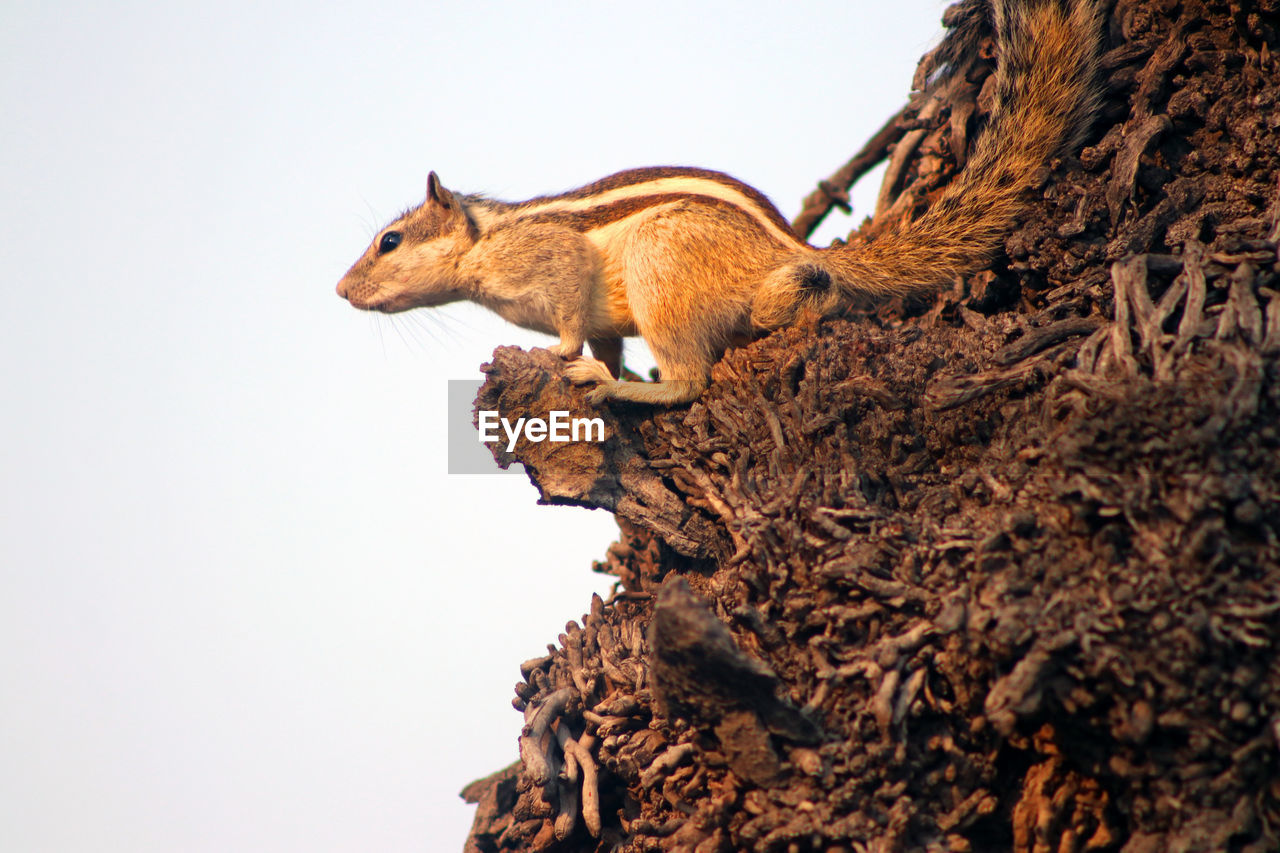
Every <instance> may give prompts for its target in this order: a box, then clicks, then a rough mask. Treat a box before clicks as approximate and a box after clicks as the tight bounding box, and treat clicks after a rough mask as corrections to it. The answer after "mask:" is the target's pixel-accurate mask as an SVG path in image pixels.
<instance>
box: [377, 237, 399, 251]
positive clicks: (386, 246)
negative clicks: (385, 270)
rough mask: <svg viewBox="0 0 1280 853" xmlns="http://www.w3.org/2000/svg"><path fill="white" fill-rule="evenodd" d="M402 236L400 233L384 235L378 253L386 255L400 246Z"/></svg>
mask: <svg viewBox="0 0 1280 853" xmlns="http://www.w3.org/2000/svg"><path fill="white" fill-rule="evenodd" d="M400 240H401V235H400V232H399V231H388V232H387V233H386V234H383V235H382V239H381V240H380V241H378V251H379V252H380V253H382V254H384V255H385V254H386V253H387V252H390V251H391V250H392V249H394V248H395V247H396V246H399V245H400Z"/></svg>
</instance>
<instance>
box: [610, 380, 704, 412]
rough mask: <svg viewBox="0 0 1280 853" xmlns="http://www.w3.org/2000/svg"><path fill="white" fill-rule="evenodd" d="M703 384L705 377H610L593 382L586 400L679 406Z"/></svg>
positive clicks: (700, 390)
mask: <svg viewBox="0 0 1280 853" xmlns="http://www.w3.org/2000/svg"><path fill="white" fill-rule="evenodd" d="M706 387H707V380H705V379H663V380H661V381H659V382H618V381H616V380H610V381H608V382H601V383H600V384H599V385H597V386H596V388H595V390H593V391H592V392H591V393H590V394H588V395H587V402H589V403H591V404H592V405H596V406H599V405H601V404H602V403H606V402H610V401H617V402H622V403H638V404H640V405H644V406H680V405H683V404H685V403H691V402H693V401H694V400H696V399H697V398H698V395H699V394H701V393H702V392H703V391H704V390H705V389H706Z"/></svg>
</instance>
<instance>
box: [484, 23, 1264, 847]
mask: <svg viewBox="0 0 1280 853" xmlns="http://www.w3.org/2000/svg"><path fill="white" fill-rule="evenodd" d="M946 21H947V23H948V24H949V25H950V27H951V29H950V34H949V35H948V37H947V39H946V40H945V42H944V43H943V45H941V46H940V47H939V48H938V49H937V50H935V51H934V52H933V53H931V54H930V55H929V56H927V57H926V58H925V60H924V62H923V63H922V75H921V78H922V79H923V78H925V77H928V78H931V79H933V83H932V88H931V89H930V90H928V91H926V92H925V93H924V94H921V95H919V96H917V97H916V99H914V100H913V102H912V103H911V104H910V105H908V107H907V108H906V109H905V110H904V111H903V113H902V114H900V115H899V116H898V117H897V118H896V119H895V120H894V122H893V124H892V125H891V126H889V127H888V128H887V129H886V131H882V132H881V133H880V134H878V135H877V140H876V141H875V145H873V146H872V149H873V150H871V151H869V152H868V151H864V152H863V153H862V154H861V155H860V159H859V158H855V161H854V162H851V164H850V167H847V168H846V169H844V170H841V171H840V172H837V173H836V175H834V176H833V178H832V180H831V181H828V182H824V184H823V186H822V187H820V190H819V191H818V192H816V193H815V194H814V196H812V197H811V198H810V203H809V205H808V206H807V207H806V211H805V213H803V214H802V215H801V220H802V221H801V222H800V223H798V224H799V227H802V228H804V229H808V228H810V227H812V225H813V224H814V222H815V221H816V219H818V218H820V217H821V215H822V213H823V212H824V211H825V208H826V207H829V206H830V205H831V204H832V203H839V200H840V198H841V193H842V191H843V189H844V188H845V187H847V185H848V184H849V183H850V182H851V181H852V180H854V179H855V178H856V176H857V173H859V171H860V170H862V169H864V168H866V164H867V162H868V161H870V162H874V160H876V159H880V158H881V157H883V156H884V155H885V154H886V153H887V152H888V150H889V149H890V148H892V161H891V166H890V170H889V178H888V184H887V187H886V190H885V192H884V193H882V197H881V206H880V210H879V211H878V213H877V218H876V226H875V227H873V226H871V225H866V226H864V227H863V228H862V229H861V230H860V231H858V232H855V233H854V234H853V235H851V240H870V239H874V238H875V230H876V227H879V228H883V227H884V225H885V223H887V222H891V221H893V220H894V219H895V218H896V217H901V216H906V215H911V214H913V213H914V212H917V211H918V210H919V209H920V208H921V207H922V206H926V205H927V204H928V203H929V202H930V200H931V199H932V198H935V197H936V196H937V193H938V191H939V188H940V187H941V186H943V185H945V183H946V181H947V180H948V179H949V177H950V176H951V175H953V174H954V173H955V172H956V170H957V168H960V167H961V166H962V164H963V156H964V152H965V151H966V150H967V147H968V143H969V141H970V139H971V137H972V136H974V135H976V134H977V133H980V132H981V125H982V119H983V117H984V114H985V108H986V103H987V102H986V95H984V87H983V82H984V80H985V79H988V75H989V72H990V61H991V60H990V54H991V51H990V31H989V29H988V27H987V24H986V23H985V15H984V14H983V9H982V7H981V6H980V5H979V4H976V3H973V2H968V0H967V2H965V3H961V4H959V5H957V6H955V7H953V8H952V9H951V10H949V12H948V15H947V19H946ZM1106 51H1107V52H1106V55H1105V58H1104V62H1103V66H1104V68H1103V74H1104V77H1105V78H1106V80H1105V87H1106V99H1105V106H1104V109H1103V111H1102V113H1101V114H1100V115H1099V117H1098V119H1097V122H1096V124H1095V126H1094V127H1093V130H1092V133H1091V136H1090V138H1089V142H1088V144H1087V147H1085V148H1084V149H1083V151H1080V152H1074V153H1075V154H1076V155H1078V156H1073V157H1070V158H1067V159H1065V160H1064V161H1062V162H1060V163H1055V164H1053V167H1052V168H1051V170H1049V171H1047V172H1046V174H1045V176H1044V183H1043V186H1042V187H1040V189H1039V190H1038V191H1037V193H1036V194H1035V201H1034V202H1033V204H1032V207H1031V210H1030V212H1029V214H1028V216H1027V217H1026V219H1025V222H1024V224H1023V225H1022V226H1021V227H1020V228H1018V230H1016V231H1015V232H1014V233H1012V234H1011V235H1009V237H1008V239H1007V240H1006V243H1005V248H1004V253H1003V255H1002V256H1001V257H999V258H998V259H997V260H996V261H995V262H994V263H993V264H992V266H991V268H990V269H989V270H987V271H984V272H982V273H979V274H977V275H974V276H971V277H970V278H969V279H968V280H966V281H964V282H958V283H957V285H956V287H955V289H954V290H953V291H952V292H949V293H946V294H943V295H941V296H940V297H938V298H937V299H932V300H927V301H925V302H906V303H904V302H894V303H890V304H885V305H880V306H876V307H875V309H874V310H870V309H868V310H867V311H865V312H862V313H860V314H858V315H857V316H853V317H849V318H842V319H839V320H831V321H822V322H817V321H808V322H806V323H804V324H802V326H801V327H796V328H791V329H786V330H783V331H781V332H778V333H775V334H773V335H771V336H769V337H766V338H763V339H761V340H758V341H756V342H754V343H752V344H750V345H749V346H745V347H742V348H739V349H734V350H732V351H730V352H729V353H728V354H727V355H726V356H725V357H724V359H723V360H722V361H721V362H720V363H719V364H718V365H717V366H716V368H715V371H714V374H713V383H712V386H711V388H710V389H709V390H708V391H707V392H706V393H705V394H704V395H703V396H702V397H701V398H700V399H699V400H698V401H697V402H696V403H694V404H693V405H692V406H691V407H689V408H684V409H679V410H674V411H660V412H657V413H655V412H653V411H649V410H643V409H627V408H623V407H615V408H612V409H609V410H605V411H602V412H601V416H602V417H603V418H604V419H605V420H606V423H607V426H608V436H609V437H608V440H607V441H606V442H605V443H604V444H601V445H596V444H588V443H576V444H570V445H564V444H556V445H551V444H546V443H544V444H530V443H527V442H523V441H522V442H521V443H519V444H518V445H517V447H516V448H515V451H514V453H513V454H510V455H508V454H505V453H498V455H499V457H500V460H501V461H504V462H510V461H512V460H518V461H520V462H523V463H524V464H525V465H526V467H527V469H528V470H529V473H530V476H531V478H532V479H533V481H534V483H535V485H537V487H538V488H539V489H540V491H541V495H542V498H543V500H544V501H546V502H551V503H574V504H580V505H588V506H596V507H602V508H605V509H608V510H611V511H613V512H614V513H616V514H617V517H618V519H619V525H620V527H621V528H622V537H621V540H620V541H619V542H618V543H617V544H615V545H613V546H612V547H611V548H610V549H609V552H608V555H607V558H606V560H605V562H604V563H603V564H600V565H598V566H597V568H598V569H599V570H602V571H607V572H610V573H612V574H615V575H617V576H618V578H619V591H618V592H617V593H616V594H615V595H614V596H613V597H612V598H611V599H610V600H609V601H607V602H605V601H601V600H600V599H599V598H596V599H594V600H593V601H592V602H591V603H590V607H589V612H588V613H587V614H586V615H585V616H584V617H583V618H582V619H581V620H580V623H578V622H570V623H569V624H568V625H567V626H566V629H565V633H564V634H562V635H561V636H560V645H559V647H558V648H556V649H555V650H554V652H552V653H551V654H549V655H548V656H547V657H545V658H541V659H537V660H533V661H529V662H527V663H525V664H524V666H523V667H522V672H523V673H524V675H525V677H526V681H525V682H524V683H522V684H521V685H519V686H518V687H517V691H516V692H517V699H516V700H515V704H516V706H517V708H518V709H520V710H522V711H523V712H524V714H525V719H526V727H525V734H524V736H523V737H522V738H521V743H520V761H518V762H517V763H516V764H514V765H512V766H511V767H509V768H507V769H506V770H504V771H501V772H500V773H498V774H495V775H494V776H492V777H490V778H488V779H485V780H481V781H479V782H476V783H473V784H472V785H471V786H469V787H468V789H467V791H466V792H465V795H466V796H467V798H468V799H469V800H470V801H473V802H479V803H480V806H479V809H478V812H477V816H476V822H475V827H474V829H473V832H472V836H471V838H470V840H469V842H468V847H467V849H468V850H473V851H498V850H521V851H526V850H564V851H596V850H598V851H611V850H619V851H647V850H691V851H698V853H710V851H737V850H759V851H792V850H796V851H808V850H815V851H890V850H956V851H964V850H972V851H997V850H1027V851H1031V850H1035V851H1081V850H1124V851H1132V853H1137V852H1138V851H1164V850H1187V851H1192V850H1204V851H1210V850H1241V851H1264V850H1276V849H1280V772H1278V760H1280V752H1278V750H1280V740H1278V739H1280V658H1278V657H1277V648H1276V647H1277V642H1278V641H1280V538H1278V536H1280V427H1278V425H1277V413H1278V412H1280V391H1278V390H1277V381H1276V380H1277V373H1278V367H1277V353H1280V274H1278V267H1277V250H1276V246H1277V241H1278V240H1280V185H1278V178H1280V62H1278V61H1277V56H1276V54H1277V52H1278V51H1280V2H1278V0H1256V2H1252V3H1250V2H1234V0H1233V2H1223V3H1203V2H1199V1H1198V0H1186V2H1173V0H1151V1H1150V2H1149V1H1148V0H1120V2H1119V3H1118V4H1117V5H1116V7H1115V8H1114V9H1112V10H1111V15H1110V20H1109V27H1108V30H1107V44H1106ZM943 65H945V66H946V67H947V68H950V69H951V72H952V73H950V74H949V75H944V76H942V77H938V75H936V74H933V71H934V70H935V69H936V68H938V67H940V66H943ZM877 146H878V148H877ZM833 199H834V200H835V201H834V202H833ZM561 370H562V367H561V365H560V363H559V362H558V361H557V359H555V358H554V357H552V356H551V355H550V354H549V353H546V352H544V351H534V352H532V353H525V352H523V351H520V350H518V349H514V348H510V347H507V348H500V349H499V350H497V351H496V352H495V354H494V359H493V363H492V364H491V365H489V366H487V367H486V372H487V374H488V381H487V383H486V385H485V387H484V388H483V389H482V391H481V394H480V397H479V399H478V400H477V406H478V407H479V408H485V409H498V410H500V411H501V412H502V414H503V415H504V416H507V417H512V418H514V417H516V416H519V415H522V414H537V413H545V412H547V411H549V410H552V409H568V410H572V411H574V412H583V411H586V410H588V407H587V406H586V404H585V403H584V402H583V399H582V392H581V391H580V390H579V389H576V388H572V387H570V386H569V385H568V384H567V383H566V382H565V381H564V380H563V378H562V376H561ZM495 627H496V626H495Z"/></svg>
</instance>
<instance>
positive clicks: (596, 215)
mask: <svg viewBox="0 0 1280 853" xmlns="http://www.w3.org/2000/svg"><path fill="white" fill-rule="evenodd" d="M1102 2H1104V0H995V2H994V3H993V7H994V8H993V12H994V19H995V30H996V38H997V50H998V60H997V68H996V72H995V74H996V81H995V87H996V98H995V105H994V107H993V110H992V114H991V118H990V121H989V124H988V126H987V128H986V131H985V132H984V133H982V134H981V135H980V136H979V138H978V140H977V142H976V144H975V146H974V149H973V151H972V152H971V154H970V156H969V160H968V164H967V165H966V167H965V168H964V169H963V170H962V171H961V172H960V174H959V175H958V176H956V178H955V179H953V180H952V181H951V183H950V185H949V186H948V187H947V188H946V189H945V191H944V192H943V193H942V195H941V197H940V198H938V200H937V201H936V202H934V203H933V204H932V205H931V206H930V207H929V209H928V210H927V211H926V212H925V213H923V214H921V215H920V216H919V217H918V218H916V219H914V220H911V221H907V222H905V223H903V224H901V225H898V226H896V227H894V228H890V229H886V230H887V233H883V234H881V235H879V236H877V238H876V239H875V240H874V241H872V242H870V243H867V244H864V245H858V246H850V247H832V248H829V249H818V248H815V247H813V246H810V245H809V244H808V243H806V242H805V241H804V240H802V239H801V238H800V237H798V236H797V235H796V234H795V233H794V232H793V231H792V230H791V228H790V226H789V225H788V224H787V222H786V220H785V219H783V217H782V215H781V214H780V213H779V212H778V210H777V208H775V207H774V206H773V204H772V203H770V202H769V200H768V199H767V198H765V196H764V195H763V194H761V193H760V192H758V191H757V190H755V189H753V188H751V187H750V186H748V185H746V184H744V183H742V182H741V181H738V180H735V179H734V178H731V177H729V176H728V175H724V174H721V173H719V172H712V171H707V170H703V169H693V168H681V167H658V168H650V169H631V170H628V171H624V172H619V173H618V174H616V175H612V176H610V177H607V178H604V179H603V180H600V181H597V182H595V183H593V184H589V185H587V186H585V187H582V188H580V189H577V190H573V191H571V192H567V193H563V194H561V195H554V196H544V197H540V198H535V199H531V200H529V201H523V202H515V203H508V202H500V201H495V200H492V199H489V198H486V197H484V196H480V195H462V194H459V193H455V192H452V191H450V190H448V189H446V188H445V187H444V186H443V185H441V183H440V180H439V179H438V178H437V177H436V174H435V173H434V172H432V173H431V174H430V175H429V177H428V179H427V194H426V199H425V200H424V201H423V202H422V203H421V204H420V205H418V206H417V207H415V208H413V209H411V210H409V211H408V212H407V213H405V214H403V215H401V216H400V217H398V218H397V219H396V220H395V221H393V222H392V223H390V224H389V225H388V226H386V228H384V229H383V230H382V231H381V232H380V233H379V234H378V235H377V236H376V237H375V239H374V240H373V243H372V245H370V246H369V248H368V249H367V250H366V251H365V253H364V255H363V256H362V257H361V258H360V259H359V260H358V261H356V263H355V265H354V266H352V267H351V269H350V271H348V272H347V274H346V275H345V276H344V277H343V279H342V281H341V282H339V284H338V294H339V295H340V296H342V297H344V298H346V299H347V300H348V301H349V302H350V303H351V304H352V305H353V306H355V307H357V308H362V309H366V310H374V311H383V312H388V313H390V312H397V311H404V310H407V309H410V308H418V307H430V306H435V305H443V304H445V303H448V302H455V301H458V300H463V299H469V300H471V301H473V302H477V303H479V304H481V305H484V306H485V307H487V308H490V309H492V310H493V311H495V312H497V313H498V314H499V315H501V316H502V317H504V318H505V319H507V320H509V321H511V322H513V323H515V324H516V325H519V326H523V327H524V328H527V329H534V330H536V331H540V332H547V333H550V334H554V335H558V336H559V338H560V341H559V343H557V344H556V345H554V346H552V347H551V350H552V352H554V353H556V354H558V355H560V356H561V357H564V358H574V357H577V356H580V355H581V353H582V347H583V344H584V342H586V343H590V345H591V352H592V354H593V355H594V356H595V358H594V359H590V358H577V359H576V360H575V361H574V362H573V363H571V364H570V365H569V369H568V373H569V376H570V378H572V379H573V380H574V381H576V382H579V383H581V384H586V383H592V382H594V383H598V384H597V386H596V388H595V389H594V390H593V391H592V392H591V394H590V395H589V400H590V401H591V402H592V403H594V404H599V403H601V402H603V401H605V400H624V401H633V402H637V403H647V404H654V405H678V404H681V403H686V402H689V401H691V400H693V399H694V398H696V397H697V396H698V395H699V394H700V393H701V392H702V391H703V389H705V388H706V386H707V384H708V382H709V380H710V373H711V367H712V365H713V364H714V363H715V362H716V360H717V359H719V357H720V356H721V355H722V354H723V353H724V350H725V349H726V348H727V347H729V346H730V345H733V344H736V343H739V342H743V341H745V340H749V339H750V337H751V336H752V335H753V334H756V333H760V332H764V331H768V330H772V329H777V328H780V327H782V326H785V325H787V324H788V323H791V322H793V321H794V320H795V319H796V316H797V314H798V313H799V312H800V311H801V310H810V311H817V312H819V313H821V314H824V315H826V314H832V313H835V312H837V311H838V310H839V309H841V308H842V307H843V306H846V305H848V304H849V303H850V302H851V301H852V300H854V299H856V298H867V297H871V298H876V297H887V296H891V295H906V294H916V293H927V292H930V291H933V290H937V289H939V288H941V287H943V286H946V285H947V284H949V283H951V282H952V281H954V280H955V278H956V277H957V276H959V275H964V274H967V273H970V272H974V271H976V270H978V269H980V268H981V267H982V266H983V265H984V264H985V263H987V262H988V261H989V260H990V258H991V257H992V255H993V254H994V253H995V251H996V249H997V247H998V246H999V244H1000V241H1001V240H1002V239H1003V237H1004V235H1005V234H1006V233H1007V232H1008V231H1009V230H1010V229H1011V228H1012V227H1013V226H1014V224H1015V223H1016V220H1017V217H1018V216H1019V215H1020V214H1021V213H1022V212H1023V210H1024V208H1025V196H1026V194H1027V190H1028V189H1029V188H1030V185H1031V183H1032V182H1033V180H1034V175H1035V173H1036V172H1037V171H1039V170H1040V169H1042V168H1043V167H1044V166H1045V165H1046V164H1047V163H1048V161H1049V160H1050V159H1051V158H1053V157H1054V156H1057V155H1058V154H1060V153H1062V152H1063V151H1065V150H1068V149H1069V148H1071V147H1073V146H1075V145H1076V144H1078V143H1079V141H1080V138H1081V137H1082V136H1083V134H1084V132H1085V131H1086V130H1087V128H1088V123H1089V120H1090V118H1091V116H1092V114H1093V112H1094V111H1095V110H1096V109H1097V100H1098V92H1097V90H1096V87H1095V83H1094V79H1095V76H1096V74H1095V69H1096V65H1097V55H1098V51H1099V44H1100V41H1101V35H1100V29H1101V12H1100V8H1099V6H1100V4H1101V3H1102ZM632 335H640V336H641V337H643V338H644V340H645V342H646V343H648V345H649V347H650V349H651V350H652V352H653V355H654V359H655V360H656V361H657V364H658V368H659V370H660V377H661V381H658V382H652V383H649V382H628V381H618V380H616V379H614V377H615V376H618V375H619V370H620V366H621V352H622V338H623V337H627V336H632ZM597 359H600V360H597Z"/></svg>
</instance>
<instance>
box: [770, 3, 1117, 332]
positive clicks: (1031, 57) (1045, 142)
mask: <svg viewBox="0 0 1280 853" xmlns="http://www.w3.org/2000/svg"><path fill="white" fill-rule="evenodd" d="M992 5H993V13H994V17H995V28H996V38H997V44H998V50H999V56H998V59H997V66H996V71H995V76H996V84H995V85H996V100H995V104H994V106H993V109H992V113H991V120H990V122H989V124H988V125H987V128H986V130H985V132H983V133H982V134H981V136H980V137H979V138H978V140H977V143H976V144H975V146H974V150H973V152H972V154H971V155H970V157H969V161H968V164H967V165H966V166H965V168H964V169H963V171H961V173H960V174H959V175H958V176H957V177H956V178H955V179H954V180H952V182H951V183H950V185H949V186H948V187H947V188H946V190H944V191H943V194H942V196H941V197H940V198H939V199H938V200H937V202H935V203H934V204H933V205H932V206H931V207H930V208H929V209H928V211H926V212H925V213H924V214H923V215H921V216H920V217H919V218H918V219H915V220H913V221H909V222H906V223H904V224H902V225H900V226H898V227H896V228H893V229H890V230H889V231H888V232H887V233H884V234H881V235H879V236H878V237H877V238H876V239H875V240H874V241H872V242H871V243H869V244H866V245H862V246H854V247H849V248H833V249H810V250H807V251H804V252H802V253H801V254H799V255H798V256H797V257H795V258H794V259H792V260H791V261H789V262H787V263H786V264H784V265H783V266H781V267H779V268H778V269H777V270H775V271H774V272H773V273H772V274H770V276H769V278H767V279H766V281H765V282H764V283H763V284H762V285H761V287H760V289H759V290H758V291H757V293H756V295H755V299H754V301H753V303H752V310H751V319H752V322H753V323H754V324H755V325H756V326H757V327H758V328H761V329H774V328H778V327H780V326H783V325H787V324H788V323H789V322H790V321H791V320H792V319H793V318H794V316H795V314H796V312H797V311H798V310H799V309H800V308H801V307H802V306H806V305H810V306H813V307H814V308H816V309H818V310H819V311H822V312H824V313H829V312H831V311H834V310H837V309H839V308H840V307H842V306H844V305H847V304H849V303H850V302H851V301H853V300H855V299H857V298H860V297H861V298H866V297H868V296H870V297H885V296H893V295H905V294H911V293H922V292H927V291H932V290H937V289H940V288H942V287H945V286H946V285H948V284H950V283H951V282H952V281H954V280H955V278H956V276H960V275H965V274H968V273H971V272H974V271H976V270H978V269H981V268H982V267H983V266H984V265H985V264H986V263H987V262H989V261H990V259H991V257H992V256H993V255H994V254H995V252H996V250H997V248H998V247H999V246H1000V242H1001V241H1002V240H1003V239H1004V236H1005V235H1006V234H1008V233H1009V232H1010V231H1011V230H1012V229H1013V227H1014V226H1015V225H1016V224H1017V220H1018V218H1019V216H1020V214H1021V213H1022V212H1023V211H1024V210H1025V208H1026V195H1027V190H1028V189H1029V188H1030V186H1031V184H1032V181H1033V180H1034V178H1035V176H1036V173H1037V172H1039V171H1040V170H1041V169H1042V168H1043V167H1044V166H1045V164H1047V163H1048V162H1049V160H1051V159H1052V158H1053V157H1055V156H1057V155H1059V154H1061V153H1063V152H1064V151H1067V150H1071V149H1072V148H1074V147H1075V146H1077V145H1078V144H1079V143H1080V141H1081V139H1082V137H1083V136H1084V134H1085V133H1086V132H1087V131H1088V128H1089V124H1090V121H1091V119H1092V117H1093V115H1094V114H1095V113H1096V112H1097V109H1098V103H1099V91H1098V84H1097V64H1098V54H1099V50H1100V46H1101V39H1102V36H1101V24H1102V13H1101V8H1100V6H1101V0H994V2H993V4H992Z"/></svg>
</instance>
